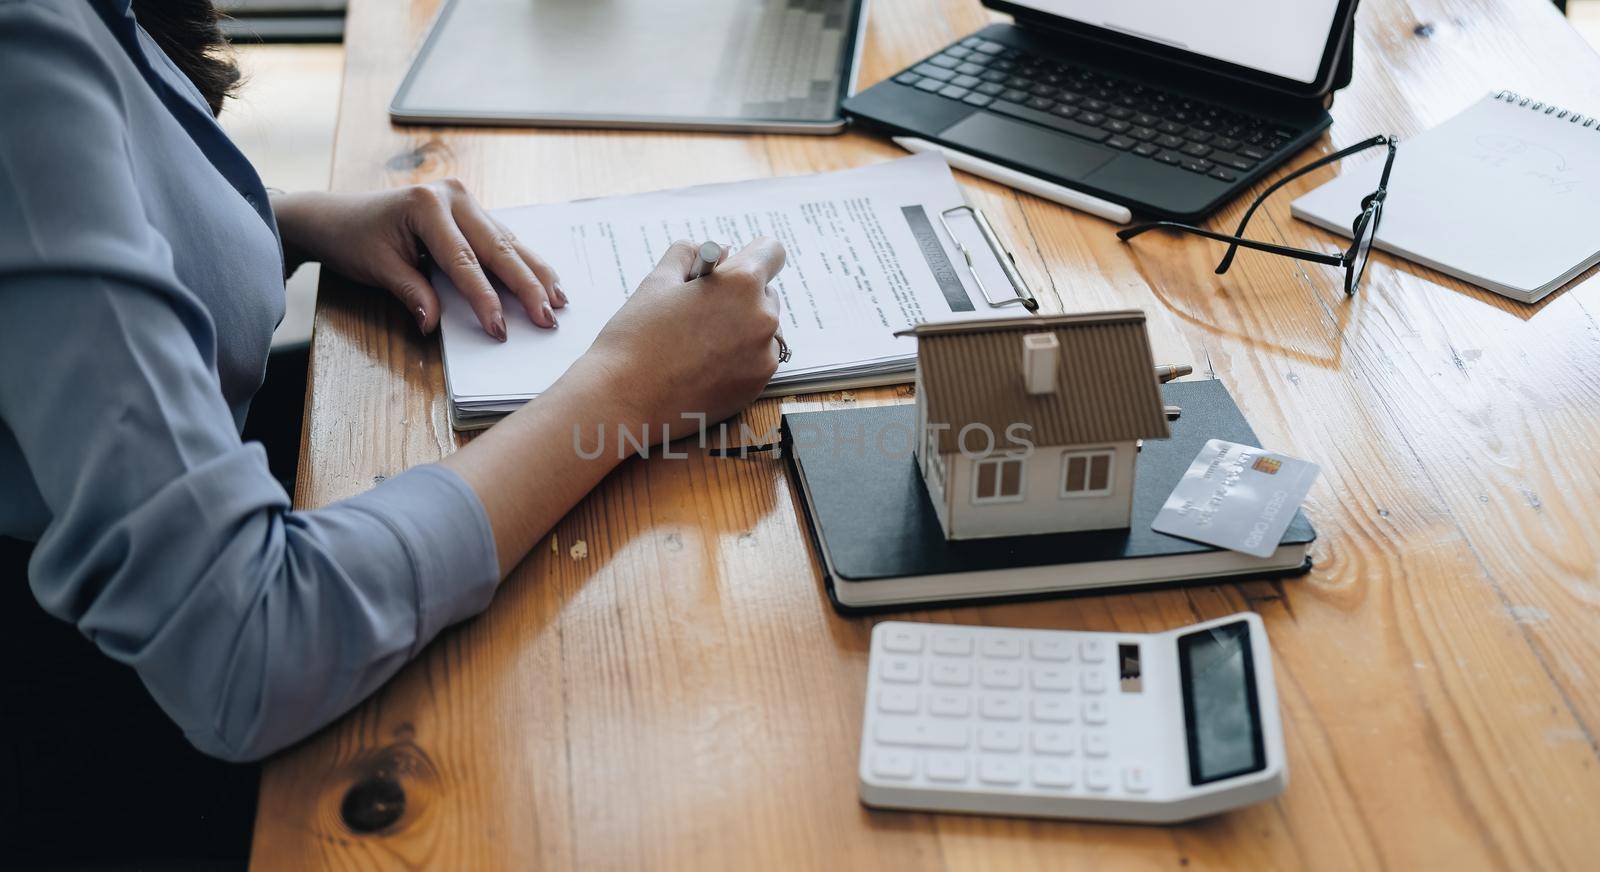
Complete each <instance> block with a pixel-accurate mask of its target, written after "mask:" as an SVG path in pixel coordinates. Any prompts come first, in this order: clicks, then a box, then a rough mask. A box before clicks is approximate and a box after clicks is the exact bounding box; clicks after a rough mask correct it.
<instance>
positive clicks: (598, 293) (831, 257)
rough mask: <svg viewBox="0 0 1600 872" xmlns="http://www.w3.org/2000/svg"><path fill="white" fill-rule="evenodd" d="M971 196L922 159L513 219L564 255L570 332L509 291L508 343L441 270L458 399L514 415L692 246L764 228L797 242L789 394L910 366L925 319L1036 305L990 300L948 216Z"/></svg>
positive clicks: (781, 292)
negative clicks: (927, 238)
mask: <svg viewBox="0 0 1600 872" xmlns="http://www.w3.org/2000/svg"><path fill="white" fill-rule="evenodd" d="M963 202H964V200H963V198H962V195H961V191H960V188H959V187H957V185H956V183H955V179H954V177H953V176H951V174H950V170H949V167H947V166H946V165H945V163H944V161H943V159H942V158H940V157H938V156H937V155H919V156H916V157H908V158H904V159H900V160H895V161H890V162H887V163H882V164H876V165H873V166H869V167H864V168H861V169H853V170H845V171H841V172H835V173H825V174H819V175H813V176H794V177H785V178H775V179H762V180H757V181H751V182H738V183H732V184H723V185H707V186H702V187H695V188H685V189H681V190H676V191H661V192H655V193H649V194H640V195H635V196H627V197H614V198H607V199H597V200H585V201H578V202H574V203H566V204H558V205H550V206H529V207H523V208H516V209H508V210H504V211H500V212H497V213H495V214H496V217H498V218H499V219H500V221H501V222H502V223H504V224H505V225H506V226H507V227H508V228H509V229H510V230H512V231H513V232H514V233H516V234H517V236H518V237H519V238H520V239H522V240H523V241H524V242H525V243H526V244H528V245H529V246H531V247H533V248H535V249H536V250H538V251H539V253H540V254H541V255H542V256H544V257H545V258H546V259H548V260H549V261H550V264H551V266H553V267H554V268H555V270H556V272H557V273H558V274H559V275H560V276H561V283H562V287H563V289H564V290H565V291H566V292H567V296H568V298H569V300H570V302H569V304H568V305H567V307H566V308H565V309H561V310H558V311H557V313H556V314H557V318H558V320H559V321H560V325H561V326H560V327H559V328H558V329H555V330H544V329H541V328H539V327H536V326H534V324H533V323H532V322H531V321H529V320H528V317H527V315H526V313H525V312H524V311H523V310H522V307H521V304H520V303H519V302H518V301H517V300H516V298H515V297H512V296H510V295H509V294H505V293H502V295H501V298H502V304H503V305H504V307H505V311H506V325H507V326H506V329H507V333H508V340H507V341H506V342H505V343H499V342H496V341H494V340H493V339H491V338H490V337H488V336H487V335H485V334H484V332H483V329H482V328H481V327H480V326H479V324H478V322H477V318H476V317H475V316H474V314H473V312H472V310H471V308H470V307H468V306H467V305H466V302H465V301H464V300H463V299H461V297H460V295H459V294H458V292H457V291H456V289H455V287H454V286H453V285H452V284H451V283H450V281H449V280H448V279H447V278H445V277H444V275H443V274H442V273H440V272H438V271H437V270H436V271H435V274H434V277H433V279H434V283H435V286H436V287H437V288H438V289H439V292H440V298H441V300H442V301H443V305H444V315H443V319H442V332H443V342H444V356H445V368H446V375H447V380H448V382H449V389H450V394H451V397H452V399H453V401H455V402H456V403H457V404H458V406H462V407H466V406H478V407H482V408H491V407H492V408H498V409H502V410H503V409H506V408H514V407H515V406H516V405H517V404H518V403H519V401H523V400H526V399H529V398H531V397H532V396H535V395H537V394H539V393H541V392H543V391H545V390H547V389H549V387H550V386H551V385H552V384H554V383H555V381H556V380H557V379H558V378H560V376H561V374H562V373H563V372H565V371H566V369H567V368H568V367H569V366H571V364H572V363H573V362H574V361H575V360H577V358H578V357H579V356H580V355H582V354H583V352H584V351H585V350H587V349H588V347H589V345H590V344H591V343H592V342H593V341H594V338H595V337H596V336H597V335H598V334H599V332H600V330H601V329H602V328H603V327H604V326H605V324H606V322H607V321H608V320H609V319H610V318H611V316H612V315H613V314H615V313H616V311H617V310H618V309H619V308H621V306H622V305H623V304H624V303H625V302H626V301H627V298H628V296H629V295H630V294H631V293H633V291H634V289H635V288H636V287H637V286H638V284H639V282H640V281H641V280H642V279H643V278H644V277H645V275H646V274H647V273H649V272H650V271H651V270H652V269H654V267H655V264H656V262H657V260H658V259H659V258H660V257H661V255H662V254H663V253H664V252H665V251H666V249H667V247H668V246H669V245H671V243H672V241H673V240H676V239H689V240H692V241H695V242H703V241H708V240H709V241H715V242H721V243H724V244H727V243H732V244H733V246H734V248H735V250H737V248H739V247H740V246H742V245H743V244H744V243H746V242H748V241H749V240H751V239H753V238H755V237H757V236H761V235H767V236H772V237H775V238H776V239H778V240H779V241H780V242H782V243H783V245H784V248H785V250H786V251H787V253H788V262H787V265H786V266H785V268H784V270H783V272H782V273H780V274H779V276H778V277H777V279H776V280H775V281H774V282H773V284H772V287H773V290H774V291H775V292H776V293H777V295H778V297H779V299H780V301H781V304H782V314H781V319H782V322H783V333H784V338H785V340H786V341H787V342H788V344H789V346H790V348H791V349H792V350H793V353H794V358H793V360H791V361H790V362H789V363H787V364H784V365H783V366H782V367H780V369H779V371H778V375H777V377H776V378H775V379H774V382H773V384H774V386H775V387H777V388H781V389H784V390H795V389H799V387H801V386H803V385H804V384H806V383H808V382H810V381H814V380H816V379H817V378H818V377H823V376H826V377H857V376H862V375H870V374H872V373H878V372H882V371H885V368H886V367H887V368H889V369H898V370H902V371H903V370H904V369H906V368H907V367H908V366H909V365H910V362H911V361H912V360H913V359H914V357H913V356H914V354H915V351H916V346H915V340H912V339H909V338H896V337H895V336H894V335H893V334H894V333H895V332H896V331H898V330H903V329H905V328H907V327H909V326H911V325H913V324H915V323H918V322H922V321H948V320H955V319H966V318H987V317H997V316H1004V315H1020V314H1022V310H1021V309H1020V308H1017V307H1008V308H1004V309H995V308H991V307H990V306H989V305H988V304H987V303H986V302H985V301H984V297H983V295H982V293H980V291H979V289H978V287H977V285H976V284H975V283H974V282H973V280H972V276H971V271H970V270H969V269H968V267H967V265H966V263H965V262H964V261H963V260H962V258H961V256H960V254H959V252H958V251H957V249H956V247H955V246H954V245H952V244H951V241H950V240H949V239H948V237H947V235H946V234H945V230H944V227H943V226H942V225H941V223H940V221H939V213H940V212H942V211H943V210H945V209H949V208H952V207H954V206H958V205H961V204H962V203H963ZM907 207H911V208H912V209H913V210H915V209H916V208H918V207H920V209H921V211H922V215H923V216H925V218H926V221H927V223H928V224H929V225H931V227H932V228H933V230H934V234H935V236H936V237H937V240H938V243H939V246H938V247H939V248H941V249H942V256H943V258H944V259H945V261H947V262H948V265H949V266H950V267H951V271H952V272H953V274H954V276H955V277H956V280H957V283H958V284H959V286H960V290H959V292H958V293H957V294H956V297H957V302H956V303H954V304H953V303H952V302H951V298H950V295H949V294H947V293H946V291H945V289H943V288H942V287H941V284H940V281H939V279H938V278H937V277H936V276H935V273H934V270H933V267H932V266H930V260H929V255H928V254H927V253H925V252H924V251H923V250H922V247H920V246H919V242H918V238H917V236H916V235H915V234H914V233H913V230H912V221H914V220H916V217H915V215H912V216H908V215H907V213H906V211H905V210H906V208H907ZM967 223H968V224H970V223H971V222H970V221H969V222H967ZM958 232H960V233H962V235H963V241H964V242H966V243H967V245H968V247H969V248H970V249H971V250H972V251H973V252H974V257H976V258H979V259H982V260H987V259H989V258H990V257H991V254H990V250H989V248H988V247H987V245H985V243H984V242H983V240H982V239H981V238H973V239H967V238H966V237H967V231H966V230H958ZM938 259H939V255H938V254H935V255H933V260H934V262H938ZM990 267H992V265H991V264H980V265H979V268H980V271H981V272H982V274H983V275H984V281H985V282H986V283H987V284H989V285H990V287H989V291H990V293H992V294H994V295H995V296H996V298H997V299H998V298H999V297H1000V296H1001V295H1002V294H1004V295H1007V296H1009V295H1010V294H1011V288H1010V287H1009V285H1005V284H1000V285H998V286H994V285H993V281H994V279H993V276H994V274H995V272H996V270H993V269H991V268H990ZM950 274H951V272H946V277H947V281H946V285H947V286H948V284H949V276H950ZM1001 281H1003V276H1002V278H1001ZM961 295H964V297H965V300H966V307H967V308H965V309H963V308H962V307H961V304H960V297H961ZM708 326H712V325H708Z"/></svg>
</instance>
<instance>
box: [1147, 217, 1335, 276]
mask: <svg viewBox="0 0 1600 872" xmlns="http://www.w3.org/2000/svg"><path fill="white" fill-rule="evenodd" d="M1157 227H1165V228H1167V229H1169V230H1181V231H1183V232H1184V233H1193V234H1194V235H1196V236H1203V237H1205V238H1206V239H1215V240H1216V241H1218V242H1226V243H1228V244H1229V249H1230V250H1232V248H1233V247H1234V246H1239V247H1243V248H1249V249H1253V250H1255V251H1266V252H1270V253H1272V254H1281V255H1284V256H1285V257H1292V258H1295V259H1296V260H1309V261H1314V262H1316V263H1325V264H1328V265H1329V266H1343V265H1344V258H1342V257H1340V256H1339V255H1337V254H1325V253H1323V252H1320V251H1310V250H1308V249H1304V248H1291V247H1289V246H1287V245H1274V244H1273V243H1271V242H1258V241H1256V240H1254V239H1242V238H1240V237H1238V236H1229V235H1228V234H1226V233H1215V232H1213V231H1210V230H1206V229H1204V228H1201V227H1195V226H1193V225H1189V224H1179V223H1178V222H1176V221H1156V222H1152V223H1150V224H1139V225H1137V226H1134V227H1127V228H1124V229H1122V230H1118V231H1117V238H1118V239H1121V240H1122V241H1124V242H1126V241H1128V240H1129V239H1132V238H1133V237H1135V236H1138V235H1139V234H1141V233H1144V232H1145V231H1147V230H1154V229H1155V228H1157ZM1222 269H1223V268H1221V267H1219V268H1218V269H1217V272H1218V273H1221V272H1222Z"/></svg>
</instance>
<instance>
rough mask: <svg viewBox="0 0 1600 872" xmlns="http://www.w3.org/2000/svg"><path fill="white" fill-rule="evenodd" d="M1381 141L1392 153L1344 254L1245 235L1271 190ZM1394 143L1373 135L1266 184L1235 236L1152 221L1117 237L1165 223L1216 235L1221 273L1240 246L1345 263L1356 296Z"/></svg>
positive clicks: (1347, 288)
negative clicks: (1222, 247) (1222, 250)
mask: <svg viewBox="0 0 1600 872" xmlns="http://www.w3.org/2000/svg"><path fill="white" fill-rule="evenodd" d="M1379 145H1387V146H1388V147H1389V156H1388V157H1387V158H1385V159H1384V162H1383V175H1382V176H1380V177H1379V178H1378V189H1377V190H1376V191H1373V192H1372V193H1370V194H1368V195H1367V196H1366V197H1365V198H1364V199H1362V201H1361V214H1360V215H1357V216H1356V220H1354V221H1352V222H1351V223H1350V231H1351V233H1350V239H1351V243H1350V247H1349V248H1347V249H1345V251H1344V253H1343V254H1328V253H1326V252H1321V251H1311V250H1309V249H1305V248H1292V247H1290V246H1287V245H1274V244H1272V243H1270V242H1258V241H1256V240H1254V239H1245V238H1244V235H1243V234H1244V228H1245V225H1246V224H1249V223H1250V216H1252V215H1254V214H1255V213H1256V209H1258V208H1260V207H1261V204H1262V202H1264V201H1265V200H1266V199H1267V197H1269V196H1271V195H1272V192H1274V191H1276V190H1278V189H1279V188H1281V187H1283V186H1284V185H1287V184H1289V183H1290V182H1292V181H1294V180H1295V179H1298V178H1300V177H1301V176H1303V175H1305V174H1306V173H1309V172H1311V171H1312V170H1315V169H1318V168H1321V167H1324V166H1327V165H1328V164H1330V163H1333V162H1334V161H1336V160H1343V159H1345V158H1347V157H1349V156H1350V155H1353V154H1356V153H1358V152H1362V151H1366V150H1367V149H1369V148H1373V147H1375V146H1379ZM1394 146H1395V138H1394V137H1393V136H1381V135H1380V136H1374V137H1372V138H1371V139H1368V140H1366V141H1364V142H1358V143H1356V144H1355V145H1352V146H1350V147H1349V148H1344V149H1340V150H1339V151H1336V152H1334V153H1333V154H1330V155H1328V156H1326V157H1322V158H1318V159H1317V160H1314V161H1312V162H1311V163H1308V164H1306V165H1305V166H1303V167H1301V168H1300V169H1297V170H1295V171H1294V172H1292V173H1290V174H1288V175H1286V176H1284V177H1283V178H1281V179H1279V180H1277V181H1276V182H1273V183H1272V185H1271V187H1269V188H1267V189H1266V190H1265V191H1262V192H1261V196H1259V197H1257V198H1256V200H1255V202H1254V203H1251V204H1250V208H1248V209H1246V210H1245V212H1244V217H1243V218H1241V219H1239V228H1238V229H1237V230H1235V231H1234V232H1233V235H1232V236H1229V235H1227V234H1225V233H1216V232H1214V231H1211V230H1206V229H1204V228H1201V227H1195V226H1193V225H1191V224H1180V223H1178V222H1176V221H1152V222H1150V223H1149V224H1139V225H1136V226H1133V227H1127V228H1124V229H1122V230H1118V231H1117V238H1119V239H1121V240H1122V241H1123V242H1127V241H1128V240H1130V239H1132V238H1134V237H1135V236H1138V235H1139V234H1141V233H1143V232H1145V231H1147V230H1154V229H1155V228H1157V227H1166V228H1168V229H1170V230H1181V231H1183V232H1184V233H1193V234H1194V235H1196V236H1204V237H1205V238H1207V239H1215V240H1217V241H1218V242H1226V243H1228V251H1227V253H1226V254H1224V255H1223V256H1222V262H1221V263H1219V264H1217V275H1222V274H1223V273H1225V272H1227V271H1228V267H1230V266H1232V265H1233V256H1234V254H1236V253H1237V252H1238V251H1239V249H1240V248H1241V247H1242V248H1250V249H1254V250H1256V251H1265V252H1269V253H1271V254H1281V255H1283V256H1285V257H1292V258H1295V259H1297V260H1309V261H1313V262H1315V263H1325V264H1327V265H1329V266H1342V267H1344V292H1345V295H1346V296H1354V295H1355V292H1356V289H1357V288H1359V287H1360V286H1361V276H1362V274H1363V273H1365V272H1366V270H1367V259H1368V258H1369V257H1370V256H1371V254H1372V241H1373V239H1375V238H1376V237H1377V235H1378V222H1379V221H1380V220H1382V218H1383V200H1384V198H1385V197H1386V196H1388V191H1389V171H1390V170H1391V169H1393V168H1394V154H1395V147H1394Z"/></svg>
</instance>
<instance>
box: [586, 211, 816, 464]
mask: <svg viewBox="0 0 1600 872" xmlns="http://www.w3.org/2000/svg"><path fill="white" fill-rule="evenodd" d="M694 257H695V247H694V245H693V244H691V243H689V242H684V241H679V242H675V243H673V244H672V247H671V248H670V249H668V250H667V253H666V255H665V256H663V257H662V258H661V261H660V263H658V264H657V265H656V268H655V271H654V272H652V273H650V275H648V276H646V277H645V279H644V281H642V282H640V283H639V289H638V290H637V291H635V292H634V293H633V295H632V296H630V297H629V298H628V302H627V304H626V305H624V306H623V307H622V309H621V310H620V311H618V312H617V314H616V315H614V316H613V317H612V318H611V321H610V322H609V323H608V324H606V327H605V329H604V330H602V331H600V335H599V336H598V337H597V338H596V339H595V341H594V345H592V346H590V348H589V351H588V353H587V354H585V355H584V358H583V360H582V361H580V366H579V367H575V369H580V370H581V369H583V368H585V367H595V368H598V369H599V370H600V371H601V375H600V381H601V388H600V389H602V390H604V391H605V392H606V393H607V394H609V395H610V396H612V397H614V398H616V399H617V400H619V401H620V402H621V403H622V405H623V407H624V408H625V410H626V412H625V414H628V415H631V416H632V420H628V421H624V422H623V424H624V425H625V426H629V427H635V428H636V427H638V426H639V425H648V426H649V428H650V435H651V436H652V437H653V436H654V435H655V434H657V433H662V432H664V431H665V432H667V433H668V434H670V438H678V437H680V436H683V435H685V434H686V433H690V432H693V431H694V430H695V429H696V428H697V426H698V425H701V424H704V423H707V422H711V421H720V420H722V419H724V418H727V417H728V416H730V415H732V414H733V413H735V412H737V411H739V410H740V409H742V408H744V407H745V406H746V405H748V404H749V403H750V402H751V401H752V400H754V399H755V398H756V397H757V396H759V395H760V393H761V391H762V390H763V389H765V388H766V386H767V382H768V381H770V380H771V379H772V374H773V372H775V371H776V370H777V368H778V343H777V341H776V340H775V339H774V338H773V337H774V335H775V334H776V333H777V332H778V298H777V296H776V295H775V294H774V293H773V292H772V289H771V288H769V287H768V286H767V285H768V283H769V282H771V281H772V279H773V277H774V276H776V275H777V274H778V271H779V270H781V269H783V262H784V251H783V246H782V245H779V244H778V242H777V241H776V240H774V239H769V238H766V237H763V238H760V239H757V240H755V241H754V242H751V243H750V244H749V245H747V246H745V247H744V248H743V249H742V250H740V251H739V253H737V254H735V255H733V256H732V257H729V258H727V259H726V260H724V261H723V262H722V263H721V264H719V265H718V266H717V268H716V270H715V271H714V272H712V273H710V274H709V275H707V276H705V277H703V278H699V279H695V280H694V281H685V280H684V277H685V276H686V275H687V274H688V272H689V269H690V267H691V265H692V264H693V262H694ZM686 416H688V417H686ZM701 416H704V417H703V418H701Z"/></svg>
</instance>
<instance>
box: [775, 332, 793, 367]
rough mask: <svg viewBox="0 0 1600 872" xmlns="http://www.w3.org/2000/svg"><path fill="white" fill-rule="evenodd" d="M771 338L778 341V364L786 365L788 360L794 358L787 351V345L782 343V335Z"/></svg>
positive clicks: (791, 353)
mask: <svg viewBox="0 0 1600 872" xmlns="http://www.w3.org/2000/svg"><path fill="white" fill-rule="evenodd" d="M772 338H773V339H776V340H778V362H779V363H788V362H789V359H790V358H792V357H794V353H793V352H791V351H790V350H789V343H787V342H784V341H783V334H782V333H778V334H775V335H773V337H772Z"/></svg>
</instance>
